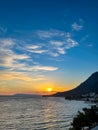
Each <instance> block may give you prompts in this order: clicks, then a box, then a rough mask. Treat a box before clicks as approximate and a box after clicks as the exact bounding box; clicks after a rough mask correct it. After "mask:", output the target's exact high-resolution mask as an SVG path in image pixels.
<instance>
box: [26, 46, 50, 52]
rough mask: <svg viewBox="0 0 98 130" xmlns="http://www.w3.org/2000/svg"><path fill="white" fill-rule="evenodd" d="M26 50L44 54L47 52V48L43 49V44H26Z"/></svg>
mask: <svg viewBox="0 0 98 130" xmlns="http://www.w3.org/2000/svg"><path fill="white" fill-rule="evenodd" d="M26 50H27V51H29V52H32V53H37V54H43V53H45V52H47V50H44V49H42V46H40V45H29V46H26Z"/></svg>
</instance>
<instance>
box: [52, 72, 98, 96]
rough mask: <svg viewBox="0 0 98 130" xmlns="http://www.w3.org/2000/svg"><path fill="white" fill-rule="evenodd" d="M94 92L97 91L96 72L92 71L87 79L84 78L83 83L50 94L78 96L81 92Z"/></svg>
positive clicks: (97, 76)
mask: <svg viewBox="0 0 98 130" xmlns="http://www.w3.org/2000/svg"><path fill="white" fill-rule="evenodd" d="M90 92H95V93H98V72H95V73H93V74H92V75H91V76H90V77H89V78H88V79H87V80H85V81H84V82H83V83H81V84H80V85H79V86H77V87H76V88H74V89H72V90H69V91H65V92H59V93H56V94H54V95H52V96H64V97H66V96H76V97H78V96H80V95H82V94H86V93H90Z"/></svg>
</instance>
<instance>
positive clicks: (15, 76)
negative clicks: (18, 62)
mask: <svg viewBox="0 0 98 130" xmlns="http://www.w3.org/2000/svg"><path fill="white" fill-rule="evenodd" d="M45 79H46V77H45V76H44V75H37V76H29V75H27V74H25V73H21V72H1V73H0V80H2V81H3V80H23V81H27V82H33V81H38V80H45Z"/></svg>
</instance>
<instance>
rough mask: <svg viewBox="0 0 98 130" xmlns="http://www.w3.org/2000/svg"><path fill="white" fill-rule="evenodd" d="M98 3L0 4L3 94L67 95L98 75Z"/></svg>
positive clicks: (4, 0)
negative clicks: (49, 92) (46, 92)
mask: <svg viewBox="0 0 98 130" xmlns="http://www.w3.org/2000/svg"><path fill="white" fill-rule="evenodd" d="M97 12H98V2H97V0H54V1H53V0H24V1H23V0H0V75H1V76H0V81H1V82H0V93H1V94H11V93H22V92H24V93H35V92H39V91H42V92H43V91H46V88H47V87H52V88H53V91H63V90H68V89H71V88H73V87H76V86H77V85H78V84H80V83H81V82H82V81H83V80H85V79H86V78H87V77H88V76H89V75H90V74H91V73H93V72H95V71H98V37H97V34H98V28H97V27H98V15H97Z"/></svg>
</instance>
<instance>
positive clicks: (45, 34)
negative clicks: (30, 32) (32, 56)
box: [36, 29, 65, 39]
mask: <svg viewBox="0 0 98 130" xmlns="http://www.w3.org/2000/svg"><path fill="white" fill-rule="evenodd" d="M36 35H37V36H38V37H39V38H41V39H43V38H44V39H46V38H52V37H58V36H59V37H62V36H64V35H65V33H64V32H63V31H59V30H52V29H51V30H38V31H36Z"/></svg>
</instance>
